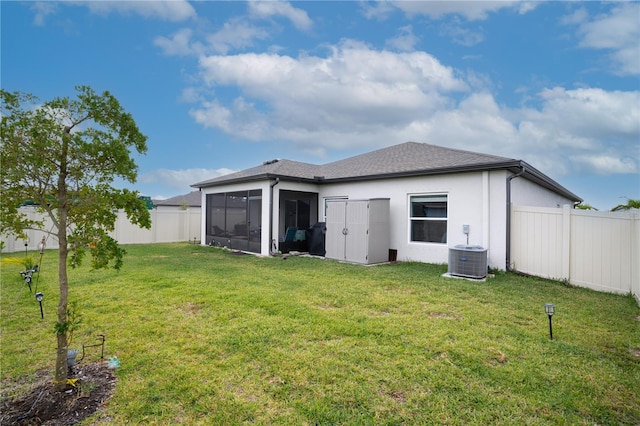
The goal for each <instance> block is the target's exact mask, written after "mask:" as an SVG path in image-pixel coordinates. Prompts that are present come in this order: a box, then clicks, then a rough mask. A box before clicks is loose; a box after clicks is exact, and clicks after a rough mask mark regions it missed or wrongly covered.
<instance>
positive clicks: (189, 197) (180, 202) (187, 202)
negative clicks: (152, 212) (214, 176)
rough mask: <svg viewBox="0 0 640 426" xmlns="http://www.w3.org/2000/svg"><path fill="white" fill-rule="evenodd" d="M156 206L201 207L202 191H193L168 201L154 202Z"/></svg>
mask: <svg viewBox="0 0 640 426" xmlns="http://www.w3.org/2000/svg"><path fill="white" fill-rule="evenodd" d="M153 204H154V205H155V206H189V207H200V206H201V204H202V196H201V193H200V191H191V192H190V193H188V194H184V195H178V196H175V197H171V198H167V199H166V200H153Z"/></svg>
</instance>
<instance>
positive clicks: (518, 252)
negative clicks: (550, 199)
mask: <svg viewBox="0 0 640 426" xmlns="http://www.w3.org/2000/svg"><path fill="white" fill-rule="evenodd" d="M511 214H512V222H511V223H512V229H511V248H512V251H511V259H512V265H511V266H512V267H513V268H514V269H515V270H517V271H519V272H523V273H526V274H530V275H536V276H540V277H544V278H554V279H567V280H569V282H570V283H571V284H573V285H577V286H581V287H588V288H591V289H594V290H598V291H607V292H615V293H623V294H626V293H629V292H631V293H633V294H634V295H635V296H636V298H638V299H639V300H640V272H639V269H640V266H638V263H640V262H638V258H639V255H640V247H639V246H640V214H639V212H637V211H627V212H596V211H584V210H575V209H571V208H569V206H565V207H563V208H556V209H554V208H541V207H523V206H513V207H512V213H511Z"/></svg>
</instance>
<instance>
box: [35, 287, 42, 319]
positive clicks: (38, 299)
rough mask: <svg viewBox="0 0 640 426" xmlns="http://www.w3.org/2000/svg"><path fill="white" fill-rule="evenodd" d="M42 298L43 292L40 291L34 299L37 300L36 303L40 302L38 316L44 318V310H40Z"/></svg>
mask: <svg viewBox="0 0 640 426" xmlns="http://www.w3.org/2000/svg"><path fill="white" fill-rule="evenodd" d="M42 299H44V294H42V293H36V300H37V301H38V303H39V304H40V318H41V319H44V312H43V310H42Z"/></svg>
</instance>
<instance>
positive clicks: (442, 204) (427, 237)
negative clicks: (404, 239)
mask: <svg viewBox="0 0 640 426" xmlns="http://www.w3.org/2000/svg"><path fill="white" fill-rule="evenodd" d="M409 220H410V224H411V225H410V226H411V230H410V238H411V241H412V242H424V243H442V244H446V243H447V195H446V194H438V195H415V196H411V197H409Z"/></svg>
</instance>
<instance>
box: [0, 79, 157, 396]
mask: <svg viewBox="0 0 640 426" xmlns="http://www.w3.org/2000/svg"><path fill="white" fill-rule="evenodd" d="M76 91H77V97H76V98H75V99H70V98H66V97H65V98H55V99H53V100H51V101H46V102H44V103H39V102H38V101H37V99H36V98H35V97H34V96H33V95H30V94H24V93H19V92H15V93H9V92H7V91H5V90H0V101H1V103H0V106H1V109H0V117H1V120H2V121H1V136H2V139H1V141H0V143H1V145H0V163H1V164H2V167H1V168H0V189H1V191H2V203H0V234H15V235H17V236H18V237H24V234H25V230H27V229H40V230H42V231H43V232H51V233H54V234H55V235H56V237H57V240H58V244H59V262H58V265H59V267H60V271H59V274H58V277H59V290H60V293H59V303H58V307H57V314H58V325H57V335H58V350H57V360H56V380H55V382H56V383H57V384H58V386H63V385H64V383H66V374H67V369H66V351H64V350H63V348H65V347H66V346H67V342H66V339H64V338H63V337H64V336H69V334H68V332H69V331H70V328H69V327H71V323H70V322H69V317H68V313H67V308H68V306H67V304H68V283H69V281H68V274H67V261H68V260H70V261H71V265H72V266H78V265H79V264H80V263H81V261H82V259H83V257H84V254H85V252H86V249H87V248H89V250H90V252H91V255H92V266H93V267H94V268H103V267H106V266H108V265H109V264H110V263H112V264H113V266H114V267H115V268H116V269H119V268H120V267H121V266H122V257H123V255H124V254H125V251H124V250H123V249H121V248H119V247H118V245H117V242H116V241H115V240H113V239H112V238H111V237H110V236H109V232H111V231H113V229H114V226H115V221H116V218H117V215H116V212H117V210H124V211H125V213H126V215H127V217H128V219H129V221H130V222H132V223H134V224H138V225H140V226H141V227H144V228H149V227H150V226H151V217H150V214H149V210H148V209H147V205H146V203H145V201H144V200H142V199H140V198H139V195H138V193H137V192H135V191H131V190H129V189H117V188H114V187H113V186H112V185H113V184H114V182H115V181H116V179H119V180H122V181H125V182H130V183H135V181H136V177H137V170H138V168H137V166H136V164H135V162H134V159H133V157H132V155H131V154H132V151H136V152H138V153H140V154H144V153H145V152H146V150H147V145H146V140H147V137H146V136H144V135H143V134H142V133H140V131H139V130H138V127H137V125H136V123H135V121H134V120H133V117H132V116H131V114H129V113H127V112H126V111H125V110H124V108H122V106H121V105H120V103H119V102H118V100H117V99H116V98H115V97H113V96H112V95H111V94H110V93H109V92H103V93H102V94H97V93H95V92H94V91H93V90H92V89H91V88H90V87H87V86H78V87H76ZM25 200H28V202H29V203H30V204H31V203H32V205H34V206H35V208H36V209H37V210H38V211H40V212H43V213H45V214H46V215H48V217H49V218H50V219H51V221H52V223H53V227H54V228H55V231H54V230H52V231H48V230H44V229H43V223H42V221H36V220H31V219H29V218H28V217H27V216H26V214H25V213H24V212H23V211H21V210H20V206H21V205H23V204H24V203H25ZM69 253H71V256H70V257H69Z"/></svg>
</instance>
